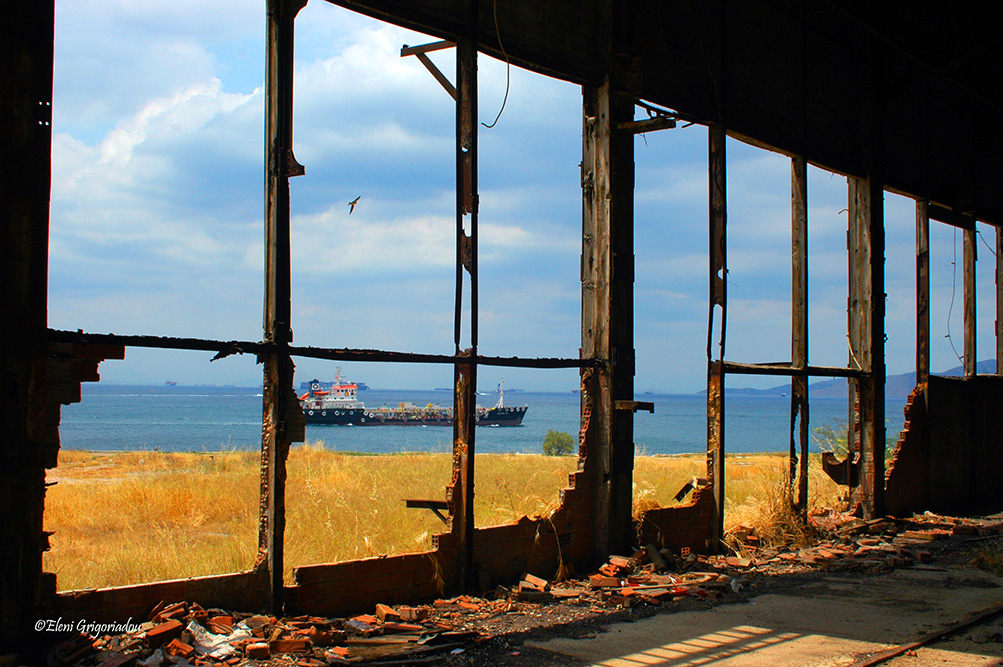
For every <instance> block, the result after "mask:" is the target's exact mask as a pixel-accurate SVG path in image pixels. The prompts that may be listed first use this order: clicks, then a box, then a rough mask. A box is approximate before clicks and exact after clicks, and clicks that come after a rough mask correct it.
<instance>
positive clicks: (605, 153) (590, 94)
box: [581, 81, 613, 562]
mask: <svg viewBox="0 0 1003 667" xmlns="http://www.w3.org/2000/svg"><path fill="white" fill-rule="evenodd" d="M610 101H611V99H610V94H609V82H608V81H607V82H606V83H605V84H604V85H602V86H598V87H594V86H587V85H586V86H583V87H582V267H581V279H582V351H581V354H582V356H584V357H585V358H591V359H597V360H600V361H602V362H607V360H608V359H609V357H610V341H609V317H610V315H609V292H610V284H609V265H610V256H611V252H610V247H609V234H610V213H609V197H607V194H608V193H609V191H610V178H611V176H610V171H611V169H610V164H609V158H610V145H609V144H610V140H611V139H610V132H611V127H610V113H611V111H610ZM609 373H610V367H609V364H608V363H601V364H600V365H599V366H598V367H597V368H596V369H595V370H594V372H592V373H591V375H588V374H586V375H585V376H583V378H584V380H583V381H590V384H588V385H586V386H583V392H582V402H583V405H582V414H583V415H585V414H588V415H589V420H588V424H587V425H586V424H583V427H586V426H587V428H586V430H585V451H586V461H585V465H586V468H585V469H586V471H588V472H589V473H590V477H589V488H590V489H591V492H592V536H591V537H592V545H593V549H594V554H593V560H595V561H597V562H601V561H602V560H603V559H605V558H606V557H607V556H609V549H608V547H609V541H610V537H609V536H610V525H609V517H610V509H609V508H610V505H609V502H610V499H609V467H610V461H609V454H610V438H611V431H612V427H611V423H612V414H613V395H612V390H611V387H610V378H609Z"/></svg>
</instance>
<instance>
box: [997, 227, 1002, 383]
mask: <svg viewBox="0 0 1003 667" xmlns="http://www.w3.org/2000/svg"><path fill="white" fill-rule="evenodd" d="M996 375H1003V230H1001V229H1000V228H999V227H997V228H996Z"/></svg>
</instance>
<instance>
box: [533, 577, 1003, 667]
mask: <svg viewBox="0 0 1003 667" xmlns="http://www.w3.org/2000/svg"><path fill="white" fill-rule="evenodd" d="M1001 603H1003V579H1000V578H998V577H995V576H992V575H990V574H987V573H985V572H981V571H978V570H971V569H955V568H945V569H937V568H928V569H904V570H897V571H895V572H892V573H890V574H887V575H883V576H866V577H854V576H851V575H847V574H840V575H835V574H834V575H831V576H828V577H826V578H824V579H823V580H821V581H814V582H811V583H807V584H803V585H801V586H799V587H797V588H796V589H794V590H792V591H789V592H788V591H785V592H784V594H783V595H778V594H766V595H760V596H758V597H755V598H751V599H750V600H749V601H748V602H746V603H740V604H722V605H718V606H716V607H713V608H711V609H708V610H704V611H687V612H679V613H663V614H658V615H656V616H653V617H651V618H647V619H644V620H639V621H635V622H633V623H621V624H617V625H613V626H610V628H609V631H608V632H605V633H601V634H597V635H596V636H594V637H590V638H585V639H567V638H557V639H551V640H548V641H541V642H534V643H529V644H528V645H529V646H531V647H533V648H534V649H540V650H542V651H544V652H546V653H548V654H551V655H553V657H554V664H564V665H567V664H582V665H585V664H588V665H601V666H603V667H640V666H642V665H645V666H648V665H661V666H666V667H669V666H671V667H689V666H696V665H721V666H722V667H761V666H771V667H772V666H775V665H798V666H803V667H808V666H811V667H816V666H817V667H823V666H824V667H837V666H839V667H845V666H848V665H852V664H853V663H854V662H856V661H858V660H860V659H862V658H866V657H867V656H869V655H872V654H875V653H878V652H880V651H883V650H885V649H888V648H891V647H894V646H897V645H900V644H905V643H908V642H911V641H915V640H916V639H918V638H919V637H921V636H923V635H925V634H927V633H930V632H933V631H935V630H939V629H942V628H945V627H947V626H949V625H951V624H953V623H955V622H957V621H960V620H962V619H964V618H966V617H968V616H970V615H971V614H973V613H975V612H977V611H981V610H983V609H986V608H989V607H992V606H995V605H998V604H1001ZM1001 616H1003V615H1001ZM1001 616H996V617H994V618H992V619H989V620H988V621H986V622H984V623H981V624H978V625H975V626H972V627H971V628H969V629H967V630H962V631H959V632H958V633H957V634H956V635H953V636H952V637H951V638H950V639H948V640H943V641H940V642H938V643H936V644H932V645H930V647H929V648H921V649H919V650H918V651H916V655H906V656H901V657H898V658H895V659H893V660H890V661H888V662H885V663H883V664H884V665H890V666H891V667H911V666H914V665H930V664H936V665H944V666H945V667H962V666H964V667H970V666H974V665H1003V643H1001V642H1000V641H999V640H998V638H999V637H1000V636H1001V635H1003V620H1001Z"/></svg>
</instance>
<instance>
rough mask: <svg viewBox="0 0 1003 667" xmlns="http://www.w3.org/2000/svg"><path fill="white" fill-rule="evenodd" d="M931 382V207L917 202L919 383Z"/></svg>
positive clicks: (917, 353) (917, 373) (917, 365)
mask: <svg viewBox="0 0 1003 667" xmlns="http://www.w3.org/2000/svg"><path fill="white" fill-rule="evenodd" d="M929 380H930V204H929V202H927V201H926V200H921V201H917V202H916V384H926V383H927V382H929Z"/></svg>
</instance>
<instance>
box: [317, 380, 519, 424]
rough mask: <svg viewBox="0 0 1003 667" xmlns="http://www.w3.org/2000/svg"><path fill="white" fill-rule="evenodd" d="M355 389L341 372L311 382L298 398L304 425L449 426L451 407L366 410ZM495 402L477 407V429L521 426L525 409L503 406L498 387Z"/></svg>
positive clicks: (501, 389)
mask: <svg viewBox="0 0 1003 667" xmlns="http://www.w3.org/2000/svg"><path fill="white" fill-rule="evenodd" d="M358 389H359V388H358V386H357V385H356V384H354V383H351V382H345V381H342V380H341V377H340V373H339V374H338V375H335V379H334V382H330V383H326V382H321V381H320V380H311V382H310V388H309V390H308V391H307V392H306V393H305V394H303V395H302V396H300V397H299V400H300V405H301V406H302V408H303V414H304V415H305V416H306V423H307V424H316V425H322V424H327V425H332V426H382V425H392V426H451V425H452V424H453V408H452V407H444V406H441V405H439V404H437V403H429V404H428V405H426V406H424V407H422V406H419V405H415V404H414V403H406V402H405V403H400V404H399V405H397V406H396V407H388V406H383V407H379V408H367V407H366V405H365V404H364V403H363V402H362V401H360V400H359V398H358ZM498 393H499V397H498V403H496V404H495V406H494V407H492V408H484V407H481V406H479V405H478V406H477V407H476V409H475V419H476V423H477V425H478V426H520V425H521V424H522V418H523V417H525V416H526V410H528V409H529V407H528V406H525V405H521V406H515V407H508V406H506V405H505V389H504V387H503V385H502V383H499V384H498Z"/></svg>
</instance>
